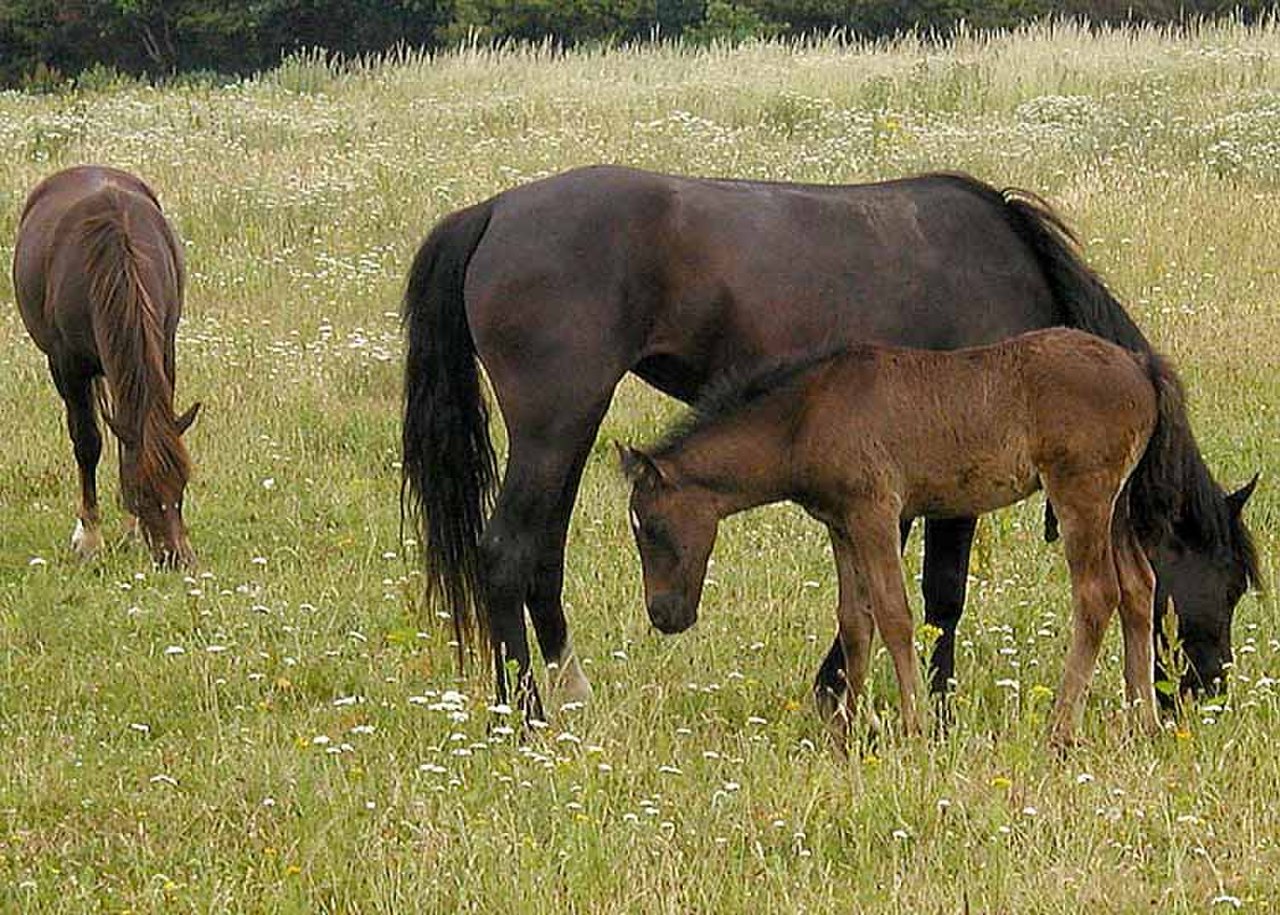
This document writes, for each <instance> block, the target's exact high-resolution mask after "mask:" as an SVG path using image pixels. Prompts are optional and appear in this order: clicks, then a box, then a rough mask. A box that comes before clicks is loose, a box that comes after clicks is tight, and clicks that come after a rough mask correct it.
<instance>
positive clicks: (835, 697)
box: [813, 518, 968, 721]
mask: <svg viewBox="0 0 1280 915" xmlns="http://www.w3.org/2000/svg"><path fill="white" fill-rule="evenodd" d="M913 520H914V519H912V518H903V519H902V521H901V522H900V524H899V532H900V540H901V545H902V548H903V549H905V548H906V545H907V537H908V536H909V535H910V534H911V523H912V521H913ZM831 536H832V552H833V553H836V552H837V547H836V545H835V537H836V534H835V532H834V531H832V532H831ZM965 555H966V561H967V557H968V554H967V552H966V554H965ZM836 562H837V564H838V563H839V562H840V560H839V557H838V555H837V558H836ZM925 562H926V564H927V563H928V554H927V550H926V555H925ZM837 568H838V565H837ZM960 602H961V604H963V603H964V595H963V592H962V593H961V598H960ZM948 676H950V674H948ZM844 691H845V672H844V647H843V646H842V645H841V643H840V633H839V632H837V633H836V637H835V639H833V640H832V642H831V648H830V649H829V650H828V651H827V656H826V657H825V658H823V659H822V666H820V667H819V668H818V673H817V675H816V676H815V677H814V679H813V698H814V701H815V702H816V703H817V705H818V714H819V715H821V716H822V720H823V721H829V720H830V719H831V717H832V715H834V714H835V713H836V710H837V709H838V708H839V706H840V704H841V703H842V702H844Z"/></svg>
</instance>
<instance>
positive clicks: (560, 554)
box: [480, 388, 611, 719]
mask: <svg viewBox="0 0 1280 915" xmlns="http://www.w3.org/2000/svg"><path fill="white" fill-rule="evenodd" d="M609 390H611V388H610V389H609ZM503 400H504V398H503V397H502V392H501V389H500V391H499V402H500V403H502V402H503ZM582 403H583V400H582V399H581V398H579V399H577V400H572V401H568V402H567V403H566V404H561V405H560V408H559V409H558V410H535V409H533V407H534V406H535V405H532V404H513V403H511V402H510V401H508V402H507V403H505V404H504V417H505V418H506V421H507V427H508V429H510V430H511V433H510V434H511V448H510V454H509V457H508V459H507V467H506V472H505V474H504V476H503V481H502V489H501V491H500V492H499V494H498V500H497V504H496V505H495V506H494V510H493V514H492V516H491V517H490V518H489V522H488V524H487V525H486V526H485V530H484V534H483V536H482V537H481V542H480V549H481V554H482V555H483V557H484V565H485V575H484V581H485V602H486V607H487V608H488V614H489V629H490V636H491V639H492V641H493V646H494V652H495V659H496V663H497V681H498V696H499V699H500V700H501V701H507V699H508V696H509V692H508V689H507V664H508V663H509V662H514V664H515V668H516V671H515V673H516V679H517V683H516V699H517V701H518V704H519V705H520V707H521V710H522V712H523V713H524V714H525V716H526V717H527V718H536V719H542V718H543V717H544V713H543V707H542V702H541V699H540V697H539V696H538V692H537V689H536V687H535V685H534V680H533V675H532V671H531V669H530V653H529V641H528V632H527V630H526V627H525V619H524V610H525V606H526V601H528V602H529V603H528V606H529V610H530V615H531V617H532V619H533V623H534V627H535V631H536V633H537V634H538V636H539V641H540V647H541V648H542V651H543V655H544V657H546V658H547V660H549V661H552V662H553V663H562V662H564V660H565V657H566V652H567V649H568V627H567V624H566V622H565V618H564V611H563V608H562V606H561V603H560V588H561V585H562V583H563V576H564V538H565V531H566V529H567V526H568V519H569V513H570V512H571V510H572V508H573V498H574V496H575V494H576V492H577V482H578V479H579V477H580V475H581V472H582V466H583V463H584V462H585V459H586V454H587V452H588V451H589V449H590V447H591V443H592V441H593V440H594V438H595V432H596V429H597V427H598V426H599V423H600V419H601V418H602V417H603V416H604V412H605V410H606V409H607V408H608V403H609V397H608V396H607V395H606V396H604V397H602V398H598V400H597V401H596V402H595V403H592V404H591V405H590V406H589V407H587V408H584V407H583V406H582ZM522 408H523V409H522ZM570 667H572V665H570ZM575 669H576V668H575ZM579 694H581V689H579Z"/></svg>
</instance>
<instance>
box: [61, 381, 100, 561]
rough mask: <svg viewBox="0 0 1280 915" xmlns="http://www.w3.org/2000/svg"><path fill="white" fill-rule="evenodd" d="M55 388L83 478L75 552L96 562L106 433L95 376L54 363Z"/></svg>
mask: <svg viewBox="0 0 1280 915" xmlns="http://www.w3.org/2000/svg"><path fill="white" fill-rule="evenodd" d="M50 370H51V371H52V373H53V380H54V384H55V385H57V388H58V393H59V394H61V395H62V399H63V402H64V403H65V404H66V408H67V432H68V433H69V434H70V436H71V445H72V448H73V450H74V452H75V456H76V467H77V469H78V470H79V475H80V506H79V509H78V510H77V511H76V527H75V530H74V531H73V532H72V534H71V549H72V550H73V551H74V552H75V554H76V555H77V556H78V557H80V558H81V559H85V560H87V559H92V558H93V557H94V556H95V555H97V553H98V552H99V551H100V550H101V549H102V526H101V518H100V516H99V514H98V461H99V459H100V458H101V457H102V433H101V432H100V431H99V429H98V418H97V408H96V406H95V403H94V399H93V383H92V376H90V375H86V374H78V373H72V372H68V371H61V370H59V369H57V368H55V367H54V366H53V363H52V360H50Z"/></svg>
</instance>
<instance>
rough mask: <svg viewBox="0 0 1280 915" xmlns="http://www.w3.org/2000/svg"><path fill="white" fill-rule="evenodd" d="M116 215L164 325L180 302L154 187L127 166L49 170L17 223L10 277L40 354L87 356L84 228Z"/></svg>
mask: <svg viewBox="0 0 1280 915" xmlns="http://www.w3.org/2000/svg"><path fill="white" fill-rule="evenodd" d="M103 219H109V220H115V221H117V222H118V224H119V225H120V226H121V227H122V229H123V230H124V231H125V232H127V234H128V236H129V239H130V241H131V243H132V244H133V245H134V246H135V249H136V250H137V251H138V253H139V254H140V255H141V256H142V258H143V259H144V261H145V263H146V265H147V269H146V271H145V272H143V274H142V276H141V281H142V282H143V283H144V285H145V286H146V287H147V292H148V294H149V295H150V297H151V299H152V301H154V302H155V303H157V304H158V305H160V306H161V307H164V308H165V311H166V314H165V316H164V321H165V324H166V325H172V324H176V322H177V317H178V311H179V310H180V307H181V295H182V280H183V276H182V271H183V267H182V253H181V249H180V247H179V245H178V242H177V238H176V236H175V235H174V234H173V232H172V230H171V229H170V227H169V224H168V222H167V221H166V220H165V217H164V215H163V213H162V212H161V210H160V204H159V202H158V201H157V199H156V196H155V194H154V193H153V192H152V190H151V189H150V188H149V187H148V186H147V185H146V184H145V183H143V182H142V181H141V180H140V179H138V178H137V177H135V176H133V175H130V174H129V173H127V172H123V171H120V170H118V169H114V168H108V167H104V166H91V165H90V166H77V167H74V168H69V169H66V170H64V171H61V172H58V173H57V174H54V175H51V176H50V177H49V178H47V179H45V180H44V181H42V182H41V183H40V184H39V185H37V186H36V188H35V190H33V191H32V192H31V194H30V196H29V197H28V198H27V202H26V206H25V208H24V209H23V212H22V218H21V221H20V223H19V230H18V242H17V248H16V250H15V252H14V264H13V279H14V289H15V291H16V293H17V298H18V307H19V309H20V311H21V312H22V319H23V322H24V323H25V324H26V326H27V330H28V331H29V332H30V334H31V336H32V338H33V339H34V340H35V341H36V344H37V345H38V346H39V347H40V348H41V349H42V350H43V351H44V352H46V353H48V354H50V355H53V354H54V353H63V354H64V358H66V357H74V358H79V359H92V358H93V350H94V342H93V339H92V313H91V306H90V301H89V294H88V283H87V280H86V277H87V276H88V273H89V271H88V270H87V262H86V258H87V257H88V246H87V245H86V244H85V229H86V227H87V226H89V225H91V224H92V223H93V221H94V220H103Z"/></svg>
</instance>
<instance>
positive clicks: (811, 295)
mask: <svg viewBox="0 0 1280 915" xmlns="http://www.w3.org/2000/svg"><path fill="white" fill-rule="evenodd" d="M404 319H405V325H406V330H407V336H408V340H407V354H406V363H405V401H404V420H403V423H404V425H403V449H404V493H403V504H404V505H405V506H406V507H407V508H408V509H409V510H410V511H411V512H412V513H416V515H417V516H418V517H419V519H420V528H421V543H422V545H423V550H424V556H425V561H426V567H427V573H428V574H427V578H428V582H429V592H430V593H429V596H434V597H435V598H436V599H438V600H439V601H441V602H442V603H443V605H444V606H445V607H446V608H447V609H448V610H449V611H450V612H451V613H452V614H453V619H454V624H455V628H456V630H457V635H458V639H459V641H460V642H461V643H462V644H463V645H464V646H465V645H469V644H472V637H473V629H474V628H475V627H476V625H477V624H478V628H479V629H480V630H481V631H482V632H483V633H487V634H488V635H489V637H490V639H491V642H492V645H493V647H494V650H495V658H496V659H497V660H498V662H499V663H498V681H499V682H498V690H499V694H500V696H502V697H504V698H505V696H506V689H507V686H506V682H505V676H504V673H503V670H504V668H505V664H504V663H503V660H504V659H510V660H512V661H514V662H515V664H516V666H517V668H518V670H519V672H520V675H521V684H520V686H521V690H522V695H523V696H524V697H525V711H526V712H528V713H531V714H535V715H540V714H541V706H540V704H539V702H538V699H537V694H536V692H535V691H534V689H533V680H532V676H531V674H530V667H529V660H530V653H529V644H528V640H527V637H526V633H525V618H524V612H525V609H526V608H527V609H528V612H529V614H530V616H531V618H532V620H533V625H534V629H535V631H536V633H537V636H538V641H539V643H540V645H541V648H542V654H543V657H544V659H545V660H546V661H547V662H548V664H549V665H550V666H552V667H554V669H555V670H556V676H554V677H553V687H558V688H559V689H560V690H561V691H562V697H563V698H585V696H586V694H587V693H588V691H589V686H588V684H587V681H586V678H585V677H584V676H583V675H582V671H581V668H580V667H579V665H578V664H577V662H576V660H575V659H574V656H573V652H572V647H571V643H570V640H569V636H568V628H567V624H566V622H565V618H564V613H563V609H562V606H561V588H562V584H563V580H564V547H565V534H566V531H567V529H568V524H569V515H570V512H571V510H572V508H573V504H574V499H575V497H576V494H577V490H578V482H579V479H580V477H581V474H582V469H583V466H584V464H585V463H586V460H587V455H588V454H589V453H590V450H591V446H592V443H593V442H594V440H595V437H596V431H597V429H598V427H599V424H600V421H601V419H602V418H603V416H604V414H605V411H606V410H607V409H608V406H609V401H610V399H611V397H612V395H613V389H614V387H615V385H617V383H618V381H619V380H620V379H621V378H622V376H623V375H625V374H626V373H627V372H633V373H635V374H636V375H638V376H639V377H640V378H643V379H644V380H646V381H648V382H649V383H651V384H653V385H654V386H655V387H657V388H659V389H661V390H662V391H665V392H666V393H668V394H671V395H673V396H675V397H678V398H680V399H682V400H685V401H689V400H692V399H693V398H695V397H696V396H697V395H698V394H699V392H700V391H701V390H702V388H703V386H704V385H705V384H706V382H707V380H708V379H710V378H712V377H715V376H716V375H718V374H719V373H721V372H724V371H726V370H729V369H734V370H739V371H749V370H750V369H751V368H753V367H758V366H760V365H761V364H763V363H765V362H768V361H770V360H773V359H777V358H782V357H787V356H795V355H799V354H803V353H806V352H812V351H814V350H817V349H822V348H825V347H828V346H831V345H836V344H841V343H849V342H854V343H856V342H867V341H879V342H887V343H894V344H901V345H908V346H915V347H923V348H927V349H954V348H957V347H962V346H972V345H979V344H983V343H991V342H994V341H997V340H1001V339H1004V338H1006V337H1009V336H1011V335H1013V334H1018V333H1021V332H1023V331H1027V330H1031V329H1034V328H1041V327H1051V326H1054V325H1062V324H1066V325H1070V326H1075V327H1080V328H1083V329H1086V330H1089V331H1091V332H1094V333H1097V334H1098V335H1100V336H1102V337H1105V338H1107V339H1109V340H1114V341H1116V342H1118V343H1120V344H1122V345H1124V346H1126V347H1128V348H1129V349H1133V350H1136V351H1139V352H1147V351H1149V350H1150V346H1149V345H1148V343H1147V341H1146V340H1145V339H1144V338H1143V336H1142V334H1141V333H1140V332H1139V331H1138V329H1137V328H1136V327H1135V326H1134V325H1133V322H1132V321H1131V320H1130V319H1129V317H1128V315H1126V314H1125V312H1124V309H1123V308H1122V307H1121V306H1120V304H1119V303H1118V302H1117V301H1116V300H1115V298H1114V297H1113V296H1112V295H1111V294H1110V293H1109V292H1108V291H1107V289H1106V287H1105V286H1104V285H1103V284H1102V283H1101V281H1100V280H1099V279H1098V278H1097V276H1095V275H1094V274H1093V273H1092V272H1091V271H1090V270H1089V269H1088V267H1086V266H1085V265H1084V263H1083V262H1082V261H1081V260H1080V258H1079V256H1078V254H1077V253H1076V246H1075V242H1074V239H1073V238H1072V236H1071V234H1070V233H1069V231H1068V230H1067V229H1066V227H1065V226H1064V225H1063V224H1062V222H1061V221H1060V220H1059V219H1058V217H1057V216H1056V215H1054V214H1053V212H1052V211H1051V210H1050V209H1049V208H1048V207H1047V206H1046V205H1045V204H1044V203H1043V202H1042V201H1039V200H1038V199H1037V198H1035V197H1033V196H1031V195H1027V194H1024V193H1020V192H1014V191H1006V192H1000V191H997V190H995V189H993V188H991V187H988V186H987V185H985V184H982V183H980V182H978V181H975V180H973V179H972V178H967V177H963V176H957V175H929V176H924V177H919V178H911V179H907V180H902V181H891V182H887V183H883V184H871V185H853V186H845V187H840V186H830V187H829V186H815V185H798V184H771V183H763V182H754V181H719V180H708V179H698V178H680V177H672V176H667V175H655V174H650V173H647V172H641V171H635V170H632V169H624V168H613V167H602V168H591V169H581V170H576V171H571V172H566V173H565V174H562V175H558V176H556V177H553V178H548V179H546V180H544V181H538V182H534V183H532V184H528V185H524V186H522V187H518V188H515V189H513V190H510V191H506V192H504V193H502V194H499V195H498V196H496V197H493V198H491V199H490V200H486V201H484V202H483V203H479V204H477V205H475V206H472V207H469V208H467V209H464V210H460V211H458V212H456V213H454V214H452V215H450V216H448V217H446V218H445V219H443V220H442V221H441V222H440V223H439V224H438V225H437V226H436V227H435V229H434V230H433V231H432V233H431V235H430V236H429V237H428V238H427V240H426V241H425V242H424V243H423V245H422V247H421V249H420V250H419V251H418V255H417V257H416V259H415V260H414V263H413V268H412V270H411V272H410V275H409V283H408V289H407V292H406V295H405V304H404ZM477 355H478V356H479V359H480V360H481V361H482V362H483V363H484V366H485V368H486V369H487V372H488V375H489V380H490V382H491V383H492V386H493V390H494V393H495V395H496V399H497V403H498V406H499V407H500V408H501V411H502V416H503V419H504V420H505V422H506V426H507V431H508V437H509V441H510V452H509V455H508V459H507V465H506V472H505V476H504V477H503V478H502V485H501V487H500V488H499V487H498V468H497V460H496V456H495V454H494V450H493V447H492V445H491V443H490V440H489V429H488V423H489V413H488V409H487V407H486V405H485V400H484V398H483V396H482V393H481V384H480V374H479V371H478V368H477V364H476V356H477ZM1187 447H1188V450H1187V452H1186V454H1185V455H1184V458H1185V460H1187V461H1188V462H1190V463H1192V464H1194V465H1195V466H1196V467H1197V468H1198V471H1197V472H1198V473H1200V474H1203V475H1204V476H1205V477H1206V478H1207V477H1208V472H1207V470H1205V469H1204V464H1203V461H1201V459H1200V457H1199V453H1198V452H1197V451H1196V449H1195V446H1194V444H1193V443H1188V445H1187ZM495 493H496V499H495ZM1248 493H1249V490H1248V489H1246V490H1242V491H1241V492H1240V493H1238V494H1236V495H1235V496H1234V497H1232V498H1231V499H1228V498H1226V497H1225V495H1224V494H1222V493H1221V492H1217V495H1216V496H1215V499H1214V511H1215V513H1216V514H1215V517H1216V518H1217V519H1218V523H1217V524H1216V525H1215V526H1214V532H1215V533H1214V535H1213V536H1211V537H1209V538H1208V539H1205V540H1200V539H1197V536H1196V534H1195V532H1194V531H1193V530H1191V529H1190V528H1187V527H1185V526H1184V527H1178V526H1175V529H1174V531H1173V533H1172V534H1171V535H1170V537H1169V540H1168V542H1167V543H1166V544H1164V545H1163V546H1162V549H1161V552H1160V553H1159V554H1158V555H1157V559H1156V572H1157V575H1158V577H1159V579H1160V582H1161V585H1162V587H1167V588H1168V589H1169V590H1170V591H1171V593H1172V594H1173V597H1174V598H1175V601H1176V605H1177V609H1178V613H1179V627H1180V632H1181V635H1182V641H1183V644H1184V645H1185V646H1186V647H1187V648H1188V653H1189V655H1190V657H1191V660H1192V664H1193V671H1192V672H1191V673H1190V674H1189V679H1191V680H1192V681H1193V682H1204V683H1211V682H1213V681H1215V680H1216V679H1218V678H1220V677H1221V676H1222V671H1223V666H1224V664H1225V662H1226V661H1228V660H1230V623H1231V614H1232V610H1233V608H1234V607H1235V604H1236V602H1237V601H1238V600H1239V598H1240V596H1241V595H1242V594H1243V593H1244V590H1245V588H1246V586H1247V584H1248V582H1249V579H1250V576H1251V574H1252V568H1253V566H1252V563H1251V561H1250V560H1249V556H1248V555H1247V551H1246V549H1245V547H1246V543H1247V541H1246V540H1245V539H1244V538H1243V535H1242V534H1240V533H1239V532H1240V531H1241V530H1242V526H1241V524H1240V509H1241V507H1242V506H1243V504H1244V500H1245V499H1246V498H1247V496H1248ZM490 510H492V514H490V515H489V517H488V520H487V523H486V514H488V513H489V512H490ZM974 524H975V522H974V520H973V519H972V518H949V519H942V518H939V519H934V520H930V521H928V522H927V523H926V526H925V565H924V593H925V605H926V613H927V618H928V620H929V622H930V623H933V624H934V625H936V626H938V627H939V628H940V629H941V630H942V637H941V638H940V639H939V640H938V642H937V646H936V648H935V650H934V655H933V685H934V688H935V689H940V688H942V687H943V686H944V685H945V684H946V683H947V681H948V679H949V678H950V677H951V674H952V671H953V669H954V644H955V631H956V625H957V623H958V621H959V618H960V612H961V609H962V608H963V605H964V592H965V579H966V574H967V570H968V562H969V547H970V544H971V542H972V537H973V531H974ZM1162 597H1163V595H1162ZM1164 603H1165V601H1164V600H1163V599H1162V600H1161V602H1160V606H1159V608H1158V610H1157V612H1158V613H1159V612H1161V611H1162V610H1163V607H1164ZM1193 647H1194V650H1192V649H1193ZM843 667H844V660H843V658H842V656H841V653H840V646H839V643H838V642H837V643H836V644H834V645H833V646H832V649H831V652H830V654H829V655H828V658H827V663H826V664H824V665H823V667H822V671H821V673H820V675H819V679H820V685H823V686H825V687H826V688H828V689H831V690H837V691H838V690H839V689H841V688H842V686H841V678H840V671H841V670H842V669H843Z"/></svg>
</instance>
